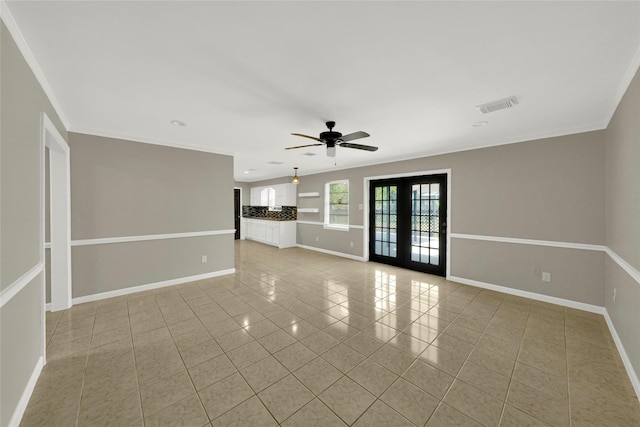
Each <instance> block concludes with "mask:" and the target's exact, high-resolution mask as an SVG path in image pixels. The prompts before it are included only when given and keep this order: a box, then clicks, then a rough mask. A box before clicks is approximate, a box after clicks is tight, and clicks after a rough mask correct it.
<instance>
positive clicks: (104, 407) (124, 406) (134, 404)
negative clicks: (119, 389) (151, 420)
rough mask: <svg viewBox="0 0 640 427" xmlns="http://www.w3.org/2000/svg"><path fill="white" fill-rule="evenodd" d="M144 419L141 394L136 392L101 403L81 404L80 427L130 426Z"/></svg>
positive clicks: (79, 413) (116, 396)
mask: <svg viewBox="0 0 640 427" xmlns="http://www.w3.org/2000/svg"><path fill="white" fill-rule="evenodd" d="M141 419H142V408H141V406H140V394H139V393H138V391H137V390H136V391H135V392H133V393H129V394H125V395H115V396H113V398H112V399H109V400H106V399H104V400H102V401H100V402H99V403H94V402H92V403H90V404H87V403H85V402H84V401H83V402H82V403H81V404H80V411H79V412H78V424H77V425H78V426H109V425H129V424H132V423H134V422H137V421H138V420H141Z"/></svg>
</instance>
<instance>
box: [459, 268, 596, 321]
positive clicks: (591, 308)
mask: <svg viewBox="0 0 640 427" xmlns="http://www.w3.org/2000/svg"><path fill="white" fill-rule="evenodd" d="M447 280H450V281H452V282H458V283H462V284H464V285H469V286H475V287H478V288H484V289H489V290H492V291H498V292H502V293H505V294H509V295H515V296H519V297H524V298H530V299H533V300H536V301H542V302H548V303H550V304H557V305H561V306H563V307H569V308H575V309H578V310H584V311H588V312H591V313H598V314H604V313H605V308H604V307H601V306H599V305H593V304H586V303H583V302H578V301H572V300H568V299H564V298H558V297H552V296H549V295H543V294H537V293H535V292H529V291H522V290H520V289H513V288H509V287H507V286H501V285H494V284H492V283H486V282H480V281H478V280H472V279H465V278H464V277H458V276H449V277H447Z"/></svg>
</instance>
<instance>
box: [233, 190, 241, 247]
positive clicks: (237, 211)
mask: <svg viewBox="0 0 640 427" xmlns="http://www.w3.org/2000/svg"><path fill="white" fill-rule="evenodd" d="M240 202H241V195H240V189H239V188H234V189H233V211H234V217H233V218H234V227H235V229H236V234H235V240H239V239H240V223H241V220H240V218H241V216H242V207H241V206H240Z"/></svg>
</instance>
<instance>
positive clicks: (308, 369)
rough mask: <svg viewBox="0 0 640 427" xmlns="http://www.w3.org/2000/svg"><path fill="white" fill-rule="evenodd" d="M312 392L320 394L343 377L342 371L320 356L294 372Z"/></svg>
mask: <svg viewBox="0 0 640 427" xmlns="http://www.w3.org/2000/svg"><path fill="white" fill-rule="evenodd" d="M293 374H294V375H295V376H296V378H298V380H300V382H301V383H302V384H304V385H305V387H307V388H308V389H309V390H311V392H313V393H314V394H316V395H318V394H320V393H322V392H323V391H324V390H326V389H327V388H328V387H329V386H330V385H332V384H333V383H335V382H336V381H337V380H338V379H340V378H341V377H342V373H341V372H340V371H339V370H337V369H336V368H335V367H333V366H332V365H331V364H329V363H328V362H327V361H326V360H324V359H323V358H321V357H318V358H316V359H314V360H312V361H311V362H309V363H307V364H306V365H304V366H303V367H301V368H299V369H298V370H296V371H295V372H294V373H293Z"/></svg>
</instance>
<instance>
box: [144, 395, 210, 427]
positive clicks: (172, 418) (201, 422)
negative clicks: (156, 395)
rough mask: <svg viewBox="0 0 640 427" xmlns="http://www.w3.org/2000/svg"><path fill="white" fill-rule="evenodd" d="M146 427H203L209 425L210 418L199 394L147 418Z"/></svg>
mask: <svg viewBox="0 0 640 427" xmlns="http://www.w3.org/2000/svg"><path fill="white" fill-rule="evenodd" d="M144 421H145V426H146V427H164V426H192V427H202V426H205V425H208V423H209V418H208V417H207V414H206V413H205V411H204V408H203V407H202V404H201V403H200V398H199V397H198V395H197V394H195V393H194V394H192V395H191V396H189V397H187V398H186V399H183V400H181V401H179V402H176V403H174V404H172V405H170V406H167V407H166V408H164V409H162V410H161V411H159V412H157V413H155V414H153V415H151V416H148V417H145V419H144Z"/></svg>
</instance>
